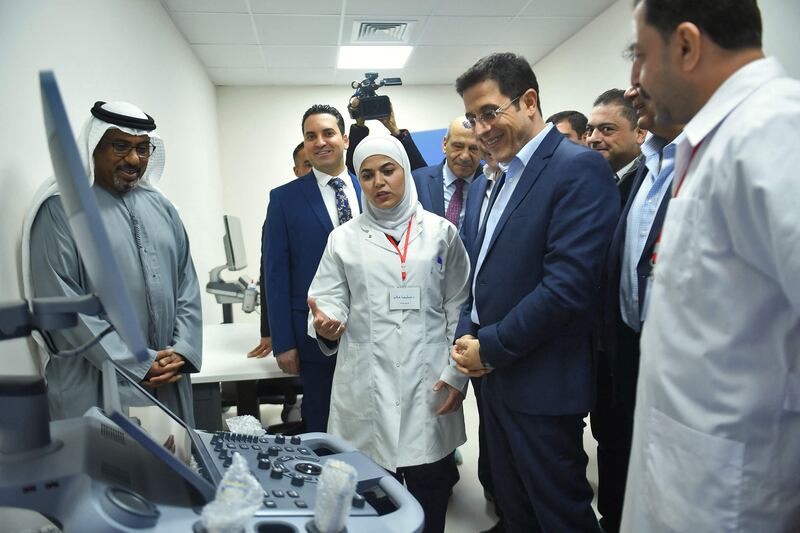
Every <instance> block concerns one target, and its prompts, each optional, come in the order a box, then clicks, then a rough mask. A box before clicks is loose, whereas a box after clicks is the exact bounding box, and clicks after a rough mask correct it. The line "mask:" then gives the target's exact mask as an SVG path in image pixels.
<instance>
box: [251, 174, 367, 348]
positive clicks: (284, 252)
mask: <svg viewBox="0 0 800 533" xmlns="http://www.w3.org/2000/svg"><path fill="white" fill-rule="evenodd" d="M350 177H351V179H352V182H353V187H355V190H356V194H357V196H358V199H359V205H360V202H361V187H360V186H359V184H358V180H357V179H356V178H355V177H353V176H352V175H351V176H350ZM353 214H354V215H355V213H353ZM332 230H333V224H332V223H331V219H330V216H329V215H328V210H327V209H326V208H325V203H324V201H323V200H322V194H321V193H320V190H319V186H318V185H317V179H316V178H315V177H314V172H313V171H312V172H309V173H308V174H306V175H305V176H303V177H301V178H297V179H295V180H292V181H290V182H289V183H287V184H285V185H281V186H280V187H276V188H275V189H272V191H271V192H270V194H269V207H268V208H267V221H266V231H265V232H264V242H263V250H264V278H265V284H266V290H267V302H268V307H269V324H270V329H271V333H272V346H273V352H274V353H275V354H279V353H282V352H285V351H287V350H291V349H292V348H297V349H298V351H299V352H300V360H301V361H303V360H304V359H305V360H308V359H309V358H314V361H315V362H320V361H321V360H324V358H325V356H324V355H322V352H320V351H319V348H318V347H317V343H316V341H315V340H313V339H311V337H309V336H308V335H307V333H306V328H307V326H306V325H307V321H308V303H307V301H306V298H307V297H308V287H309V286H310V285H311V280H313V279H314V274H316V272H317V266H318V265H319V261H320V258H321V257H322V253H323V252H324V251H325V245H326V244H327V242H328V234H329V233H330V232H331V231H332ZM320 358H323V359H320Z"/></svg>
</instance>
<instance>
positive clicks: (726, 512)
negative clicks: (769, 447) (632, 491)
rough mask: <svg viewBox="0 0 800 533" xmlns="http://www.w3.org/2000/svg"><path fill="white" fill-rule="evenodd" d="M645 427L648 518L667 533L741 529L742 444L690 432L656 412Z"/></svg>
mask: <svg viewBox="0 0 800 533" xmlns="http://www.w3.org/2000/svg"><path fill="white" fill-rule="evenodd" d="M647 424H648V433H649V437H648V439H647V443H646V447H645V465H644V468H645V472H644V483H645V487H644V494H645V498H644V499H645V501H646V502H647V503H646V505H647V506H648V507H649V513H650V516H652V517H653V518H654V519H655V520H656V521H657V522H658V523H659V524H660V525H663V526H665V528H666V529H668V530H669V531H698V532H700V531H709V532H711V531H713V532H728V531H738V530H739V513H740V509H741V488H742V467H743V462H744V444H743V443H741V442H737V441H734V440H730V439H725V438H722V437H718V436H715V435H708V434H706V433H703V432H700V431H697V430H695V429H692V428H690V427H688V426H685V425H683V424H682V423H680V422H678V421H676V420H674V419H673V418H671V417H669V416H667V415H665V414H664V413H662V412H661V411H659V410H657V409H655V408H651V410H650V416H649V418H648V420H647ZM655 529H658V528H655Z"/></svg>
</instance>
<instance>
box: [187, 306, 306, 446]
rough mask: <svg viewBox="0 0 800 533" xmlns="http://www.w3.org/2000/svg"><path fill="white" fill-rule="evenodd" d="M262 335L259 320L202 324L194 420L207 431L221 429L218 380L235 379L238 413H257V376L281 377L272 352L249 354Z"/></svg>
mask: <svg viewBox="0 0 800 533" xmlns="http://www.w3.org/2000/svg"><path fill="white" fill-rule="evenodd" d="M260 339H261V333H260V331H259V324H254V323H247V322H241V323H236V324H211V325H206V326H203V364H202V366H201V368H200V372H198V373H197V374H192V386H193V389H194V412H195V424H196V425H197V427H198V428H201V429H207V430H209V431H213V430H218V429H222V405H221V397H220V383H226V382H235V384H236V410H237V413H238V414H240V415H244V414H249V415H253V416H255V417H256V418H258V417H259V416H258V415H259V404H258V395H257V393H256V384H257V380H260V379H284V378H289V377H291V375H289V374H284V373H283V371H282V370H281V369H280V368H278V363H277V362H276V361H275V358H274V357H273V356H272V353H270V354H268V355H267V356H266V357H262V358H260V359H257V358H248V357H247V352H249V351H250V350H252V349H253V348H254V347H255V346H256V344H257V343H258V341H259V340H260Z"/></svg>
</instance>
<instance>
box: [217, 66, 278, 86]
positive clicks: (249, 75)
mask: <svg viewBox="0 0 800 533" xmlns="http://www.w3.org/2000/svg"><path fill="white" fill-rule="evenodd" d="M207 70H208V75H209V76H210V77H211V81H212V82H214V85H267V84H268V80H269V78H268V77H267V70H266V69H263V68H260V69H257V68H209V69H207Z"/></svg>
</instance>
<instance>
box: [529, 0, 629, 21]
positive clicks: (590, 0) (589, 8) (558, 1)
mask: <svg viewBox="0 0 800 533" xmlns="http://www.w3.org/2000/svg"><path fill="white" fill-rule="evenodd" d="M615 1H616V0H533V1H532V2H531V4H530V5H529V6H528V8H527V9H526V10H525V12H524V13H522V15H523V16H525V17H592V18H594V17H596V16H597V15H599V14H600V13H602V12H603V11H605V10H606V9H607V8H608V6H610V5H611V4H613V3H614V2H615ZM631 3H633V2H631Z"/></svg>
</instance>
